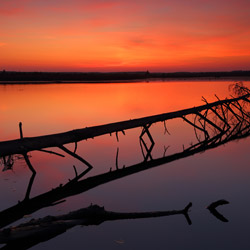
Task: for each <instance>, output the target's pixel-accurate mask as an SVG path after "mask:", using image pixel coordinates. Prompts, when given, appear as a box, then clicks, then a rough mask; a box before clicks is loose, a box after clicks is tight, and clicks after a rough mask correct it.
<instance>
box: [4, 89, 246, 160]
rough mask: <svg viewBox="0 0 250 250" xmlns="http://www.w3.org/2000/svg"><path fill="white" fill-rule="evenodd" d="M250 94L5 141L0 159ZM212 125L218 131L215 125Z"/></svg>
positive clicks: (138, 124) (150, 121)
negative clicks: (178, 109) (66, 130)
mask: <svg viewBox="0 0 250 250" xmlns="http://www.w3.org/2000/svg"><path fill="white" fill-rule="evenodd" d="M249 96H250V94H247V95H244V96H240V97H238V98H232V99H225V100H219V101H216V102H213V103H210V104H206V105H202V106H199V107H195V108H189V109H184V110H180V111H175V112H170V113H164V114H160V115H153V116H148V117H143V118H139V119H133V120H127V121H122V122H116V123H110V124H106V125H100V126H94V127H89V128H83V129H76V130H72V131H69V132H65V133H59V134H52V135H45V136H38V137H26V138H25V137H24V138H22V139H19V140H12V141H5V142H0V157H3V156H6V155H12V154H24V153H27V152H30V151H33V150H40V149H44V148H49V147H60V146H62V145H64V144H67V143H72V142H78V141H81V140H86V139H88V138H94V137H96V136H100V135H104V134H110V133H113V132H118V131H123V130H126V129H132V128H136V127H145V126H146V125H148V124H152V123H155V122H160V121H162V122H163V121H166V120H169V119H174V118H181V117H183V116H186V115H190V114H198V115H199V116H202V114H201V113H200V112H201V111H204V110H207V109H211V108H213V107H217V106H219V105H229V104H230V103H232V102H237V101H239V100H248V99H247V98H249ZM202 118H203V119H206V121H207V122H208V123H210V124H211V123H212V122H211V121H210V120H207V118H206V117H204V116H202ZM212 125H213V126H214V125H215V127H216V128H217V129H218V130H220V129H221V128H220V127H218V126H217V125H216V124H214V123H212Z"/></svg>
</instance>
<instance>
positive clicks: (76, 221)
mask: <svg viewBox="0 0 250 250" xmlns="http://www.w3.org/2000/svg"><path fill="white" fill-rule="evenodd" d="M191 206H192V203H189V204H188V205H187V206H186V207H185V208H184V209H182V210H172V211H157V212H142V213H116V212H110V211H106V210H105V209H104V207H99V206H98V205H91V206H89V207H88V208H83V209H79V210H77V211H74V212H70V213H68V214H65V215H60V216H47V217H45V218H41V219H36V220H35V219H32V220H30V221H29V222H27V223H23V224H20V225H18V226H14V227H9V228H6V229H3V230H0V243H1V244H4V243H8V244H9V247H8V249H11V248H10V247H14V246H17V247H18V249H20V247H21V249H27V248H30V247H31V246H33V245H36V244H38V243H40V242H41V241H46V240H48V239H51V238H53V237H55V236H57V235H59V234H62V233H64V232H65V231H67V230H68V229H70V228H72V227H74V226H77V225H82V226H89V225H99V224H101V223H103V222H105V221H114V220H127V219H142V218H153V217H162V216H171V215H180V214H181V215H184V216H185V218H186V220H187V223H188V224H189V225H191V224H192V222H191V220H190V218H189V215H188V212H189V209H190V207H191ZM7 246H8V245H7ZM4 249H6V248H4Z"/></svg>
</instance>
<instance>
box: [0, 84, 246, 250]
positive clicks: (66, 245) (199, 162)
mask: <svg viewBox="0 0 250 250" xmlns="http://www.w3.org/2000/svg"><path fill="white" fill-rule="evenodd" d="M233 82H234V81H233V80H228V81H193V82H189V81H183V82H181V81H176V82H149V83H129V84H128V83H126V84H125V83H123V84H94V85H91V84H89V85H88V84H83V85H82V84H63V85H37V86H36V85H14V86H8V85H7V86H0V94H1V103H0V112H1V123H0V140H10V139H15V138H18V137H19V131H18V123H19V122H20V121H22V123H23V132H24V136H37V135H42V134H51V133H57V132H63V131H67V130H72V129H75V128H83V127H86V126H88V127H89V126H92V125H99V124H105V123H110V122H115V121H122V120H127V119H132V118H139V117H143V116H148V115H154V114H160V113H165V112H170V111H175V110H180V109H183V108H189V107H194V106H199V105H202V104H204V103H203V102H202V101H201V97H202V96H204V97H206V99H207V100H208V101H209V102H213V101H216V97H215V96H214V94H216V95H217V96H219V97H220V98H221V99H222V98H224V97H229V96H230V93H229V92H228V85H229V84H231V83H233ZM244 84H245V85H247V86H248V85H249V84H250V83H249V82H244ZM166 125H167V129H168V131H169V132H170V135H169V134H168V133H164V132H165V129H164V124H163V123H156V124H154V125H152V127H151V128H150V133H151V135H152V137H153V138H154V141H155V146H154V148H153V150H152V157H153V158H154V159H156V158H161V157H163V154H164V147H165V148H166V147H169V148H168V150H167V151H166V155H169V154H173V153H175V152H179V151H182V149H183V146H184V148H185V147H188V146H189V145H190V143H191V142H193V143H194V142H195V140H196V138H195V134H194V129H193V128H192V127H190V126H188V125H187V124H186V123H185V122H183V120H182V119H174V120H171V121H167V123H166ZM140 133H141V128H137V129H133V130H128V131H126V135H123V134H122V133H119V142H118V141H117V139H116V136H115V134H113V135H112V136H110V135H104V136H101V137H96V138H95V139H90V140H87V141H83V142H81V143H80V144H79V146H78V150H77V152H78V153H79V155H81V156H82V157H84V159H86V160H87V161H88V162H90V163H91V164H92V165H93V167H94V168H93V169H92V170H91V171H90V172H89V173H88V174H87V175H86V176H85V177H84V178H87V177H89V176H94V175H97V174H101V173H106V172H109V171H110V169H111V171H115V169H116V153H117V148H119V158H118V165H119V167H121V168H122V167H123V166H124V165H125V167H127V166H130V165H134V164H137V163H139V162H142V161H143V155H142V153H141V148H140V144H139V139H138V138H139V135H140ZM146 140H147V141H146V142H147V145H149V144H150V142H149V141H148V139H146ZM249 145H250V140H249V138H246V139H242V140H238V141H233V142H230V143H227V144H225V145H222V146H220V147H217V148H214V149H211V150H208V151H205V152H203V153H199V154H195V155H193V156H190V157H187V158H183V159H179V160H176V161H173V162H171V163H168V164H163V165H161V166H158V167H156V168H152V169H148V170H146V171H142V172H139V173H136V174H133V175H129V176H127V177H124V178H120V179H117V180H114V181H111V182H107V183H105V184H103V185H100V186H97V187H95V188H93V189H90V190H88V191H86V192H83V193H81V194H78V195H74V196H71V197H68V198H66V202H64V203H61V204H59V205H57V206H53V207H47V208H43V209H40V210H38V211H37V212H35V213H33V214H31V215H28V216H25V218H23V219H21V220H19V221H16V222H15V223H13V224H12V225H18V224H20V223H21V222H24V221H28V220H30V219H31V218H39V217H43V216H46V215H59V214H64V213H68V212H69V211H74V210H77V209H80V208H84V207H87V206H89V205H90V204H91V203H92V204H98V205H100V206H104V207H105V209H106V210H109V211H116V212H150V211H159V210H176V209H183V208H184V207H185V206H186V205H187V204H188V203H189V202H192V203H193V206H192V208H191V211H190V218H191V220H192V225H188V224H187V221H186V219H185V217H184V216H183V215H176V216H167V217H160V218H149V219H136V220H118V221H110V222H104V223H102V224H100V225H97V226H82V227H81V226H76V227H74V228H72V229H70V230H68V231H67V232H66V233H63V234H61V235H59V236H57V237H55V238H52V239H51V240H49V241H46V242H43V243H40V244H38V245H36V246H34V247H33V248H32V249H249V248H250V241H249V229H250V226H249V225H250V224H249V222H250V215H249V210H250V199H249V198H248V192H247V190H249V188H250V182H249V177H250V170H249V159H250V157H249ZM67 147H68V148H70V149H72V150H73V148H74V145H73V144H72V145H67ZM53 150H55V151H57V152H60V151H59V150H58V149H53ZM30 155H31V157H30V161H31V162H32V164H33V166H34V167H35V169H36V170H37V175H36V178H35V181H34V185H33V187H32V191H31V197H34V196H36V195H39V194H41V193H45V192H47V191H49V190H51V189H52V188H54V187H57V186H59V184H64V183H66V182H67V181H68V179H69V178H71V179H72V178H73V177H74V175H75V173H74V169H73V165H75V166H76V168H77V170H78V171H79V172H80V171H81V169H85V166H83V164H82V163H80V162H79V161H77V160H76V159H74V158H72V157H71V156H66V157H65V158H61V157H58V156H55V155H50V154H46V153H42V152H32V153H31V154H30ZM30 176H31V172H30V171H29V169H28V167H27V166H26V163H25V161H24V160H23V159H18V160H16V162H15V164H14V167H13V171H11V170H9V171H5V172H2V173H1V175H0V190H1V192H0V199H1V203H0V209H1V210H4V209H6V208H8V207H11V206H13V205H15V204H16V203H17V201H18V200H22V199H23V198H24V196H25V192H26V188H27V185H28V182H29V178H30ZM220 199H225V200H227V201H229V202H230V203H229V204H228V205H224V206H220V207H218V211H219V212H220V213H221V214H223V216H224V217H226V218H227V219H228V221H229V222H227V223H225V222H222V221H220V220H218V219H217V218H216V217H214V216H213V215H212V214H211V213H210V212H209V211H208V210H207V209H206V207H207V206H208V205H209V204H211V203H212V202H214V201H217V200H220Z"/></svg>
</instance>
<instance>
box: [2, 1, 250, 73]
mask: <svg viewBox="0 0 250 250" xmlns="http://www.w3.org/2000/svg"><path fill="white" fill-rule="evenodd" d="M0 27H1V31H0V32H1V33H0V70H2V69H6V70H21V71H127V70H132V71H135V70H150V71H213V70H238V69H242V70H250V1H249V0H227V1H224V0H189V1H186V0H175V1H172V0H171V1H170V0H126V1H124V0H106V1H104V0H1V1H0Z"/></svg>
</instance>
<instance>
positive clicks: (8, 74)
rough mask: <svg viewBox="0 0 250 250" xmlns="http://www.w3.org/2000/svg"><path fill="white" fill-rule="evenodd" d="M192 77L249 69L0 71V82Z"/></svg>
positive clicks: (239, 73)
mask: <svg viewBox="0 0 250 250" xmlns="http://www.w3.org/2000/svg"><path fill="white" fill-rule="evenodd" d="M194 77H210V78H220V77H221V78H222V77H250V71H241V70H239V71H221V72H174V73H164V72H162V73H161V72H159V73H151V72H149V71H142V72H108V73H99V72H86V73H84V72H18V71H5V70H3V71H0V82H1V83H8V82H17V83H18V82H19V81H27V83H29V82H36V81H37V82H39V81H40V82H48V83H49V82H53V83H55V82H57V83H60V82H70V81H72V82H77V81H78V82H107V81H133V80H143V79H144V80H145V79H149V78H194Z"/></svg>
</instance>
